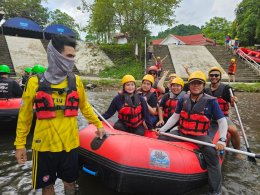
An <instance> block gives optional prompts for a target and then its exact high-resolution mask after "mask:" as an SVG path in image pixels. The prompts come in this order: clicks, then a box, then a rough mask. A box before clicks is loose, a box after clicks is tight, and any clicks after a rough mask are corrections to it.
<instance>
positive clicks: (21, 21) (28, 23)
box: [3, 17, 42, 32]
mask: <svg viewBox="0 0 260 195" xmlns="http://www.w3.org/2000/svg"><path fill="white" fill-rule="evenodd" d="M3 27H9V28H18V29H24V30H31V31H37V32H42V29H41V27H40V26H39V25H38V24H37V23H35V22H34V21H32V20H29V19H26V18H19V17H16V18H11V19H9V20H6V21H5V23H4V24H3Z"/></svg>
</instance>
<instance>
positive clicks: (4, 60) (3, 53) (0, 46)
mask: <svg viewBox="0 0 260 195" xmlns="http://www.w3.org/2000/svg"><path fill="white" fill-rule="evenodd" d="M0 64H6V65H8V66H9V67H10V71H11V74H10V76H16V73H15V70H14V66H13V62H12V59H11V56H10V54H9V49H8V46H7V43H6V39H5V36H4V35H0Z"/></svg>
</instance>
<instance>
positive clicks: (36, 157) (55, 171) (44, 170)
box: [32, 149, 79, 189]
mask: <svg viewBox="0 0 260 195" xmlns="http://www.w3.org/2000/svg"><path fill="white" fill-rule="evenodd" d="M32 152H33V155H32V156H33V157H32V161H33V164H32V167H33V168H32V185H33V189H39V188H44V187H46V186H49V185H54V184H55V181H56V179H57V178H60V179H61V180H63V181H65V182H67V183H72V182H74V181H76V180H77V178H78V176H79V170H78V169H79V166H78V150H77V149H72V150H71V151H70V152H65V151H62V152H38V151H35V150H33V151H32Z"/></svg>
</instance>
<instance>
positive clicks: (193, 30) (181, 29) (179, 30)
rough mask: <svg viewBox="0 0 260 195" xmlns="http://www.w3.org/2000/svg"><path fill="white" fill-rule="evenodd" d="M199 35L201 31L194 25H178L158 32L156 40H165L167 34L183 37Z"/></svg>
mask: <svg viewBox="0 0 260 195" xmlns="http://www.w3.org/2000/svg"><path fill="white" fill-rule="evenodd" d="M200 33H201V29H200V28H199V27H197V26H195V25H184V24H180V25H178V26H175V27H173V28H170V29H167V30H165V31H163V32H159V33H158V36H157V37H156V38H165V37H167V36H168V35H169V34H173V35H180V36H185V35H195V34H200Z"/></svg>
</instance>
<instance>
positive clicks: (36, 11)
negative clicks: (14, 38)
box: [1, 0, 48, 27]
mask: <svg viewBox="0 0 260 195" xmlns="http://www.w3.org/2000/svg"><path fill="white" fill-rule="evenodd" d="M41 2H42V0H5V1H2V2H1V4H2V6H3V10H4V12H5V19H9V18H13V17H24V18H27V19H30V20H33V21H34V22H36V23H37V24H39V25H40V26H42V27H43V26H44V25H46V24H47V21H48V9H47V8H45V7H43V6H42V5H41Z"/></svg>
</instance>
